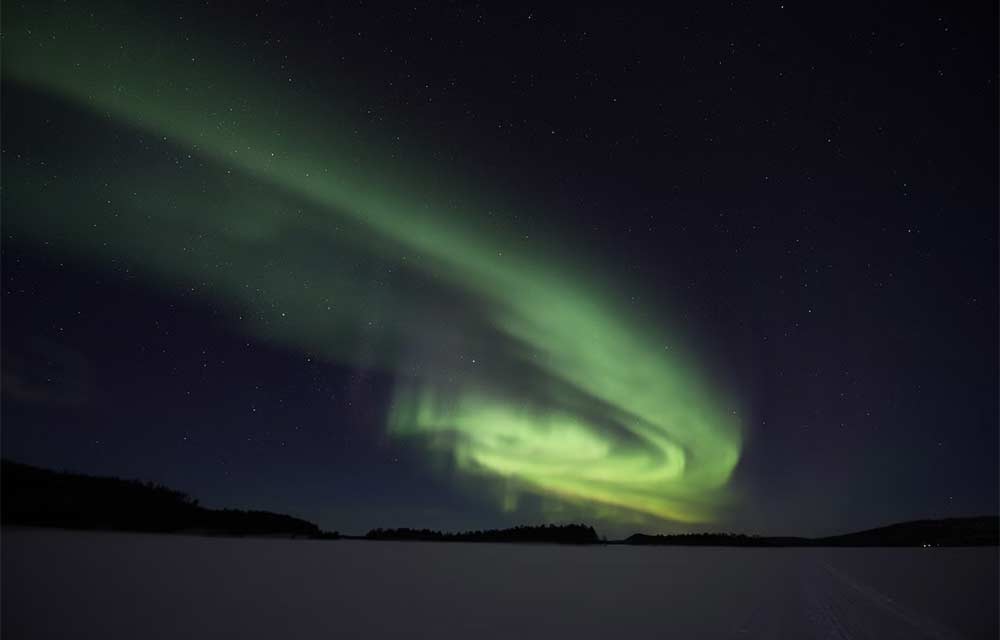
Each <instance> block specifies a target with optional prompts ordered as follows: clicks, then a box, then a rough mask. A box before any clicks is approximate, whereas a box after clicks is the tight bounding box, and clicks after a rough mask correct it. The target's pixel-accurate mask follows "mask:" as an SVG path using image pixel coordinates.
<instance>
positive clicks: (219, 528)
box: [0, 460, 337, 538]
mask: <svg viewBox="0 0 1000 640" xmlns="http://www.w3.org/2000/svg"><path fill="white" fill-rule="evenodd" d="M0 518H2V521H3V524H5V525H10V524H16V525H32V526H46V527H65V528H70V529H114V530H122V531H156V532H161V533H170V532H182V531H183V532H192V533H195V532H196V533H212V534H223V535H281V536H293V537H307V538H335V537H337V534H336V533H324V532H323V531H321V530H320V528H319V527H318V526H316V525H315V524H313V523H311V522H307V521H305V520H301V519H299V518H293V517H292V516H287V515H283V514H280V513H271V512H269V511H241V510H238V509H206V508H205V507H202V506H200V505H199V504H198V501H197V500H195V499H194V498H192V497H191V496H188V495H187V494H185V493H182V492H180V491H175V490H173V489H170V488H168V487H164V486H162V485H157V484H153V483H151V482H146V483H143V482H138V481H135V480H122V479H120V478H105V477H95V476H88V475H82V474H77V473H61V472H57V471H49V470H46V469H39V468H37V467H32V466H29V465H25V464H19V463H16V462H11V461H9V460H4V461H3V462H2V463H0Z"/></svg>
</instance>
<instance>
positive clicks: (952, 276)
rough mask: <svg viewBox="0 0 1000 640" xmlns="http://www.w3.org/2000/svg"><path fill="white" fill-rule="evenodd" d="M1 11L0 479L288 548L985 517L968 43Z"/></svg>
mask: <svg viewBox="0 0 1000 640" xmlns="http://www.w3.org/2000/svg"><path fill="white" fill-rule="evenodd" d="M135 4H136V5H138V6H133V3H119V4H111V3H102V2H51V3H50V2H41V1H36V0H32V1H28V2H17V1H13V0H11V1H5V2H4V5H3V12H4V22H3V27H2V31H3V43H2V44H3V51H2V53H3V80H2V82H3V85H2V96H3V108H2V125H3V132H2V157H0V161H2V183H3V189H2V206H3V209H2V261H3V262H2V268H3V273H2V277H3V290H2V331H3V334H2V369H3V386H2V389H3V402H2V432H0V433H2V453H3V455H4V457H6V458H10V459H14V460H18V461H21V462H27V463H31V464H37V465H40V466H45V467H52V468H58V469H70V470H75V471H81V472H86V473H93V474H101V475H118V476H123V477H134V478H141V479H148V480H155V481H157V482H161V483H164V484H167V485H169V486H172V487H175V488H177V489H180V490H183V491H186V492H189V493H191V494H193V495H195V496H197V497H199V498H200V499H201V501H202V502H203V503H204V504H207V505H209V506H217V507H222V506H230V507H240V508H257V509H268V510H274V511H279V512H283V513H290V514H293V515H296V516H300V517H304V518H307V519H310V520H312V521H315V522H317V523H318V524H320V525H321V526H322V527H324V528H326V529H331V530H340V531H346V532H351V533H362V532H364V531H366V530H367V529H369V528H372V527H395V526H413V527H430V528H435V529H452V530H455V529H477V528H486V527H502V526H510V525H515V524H532V523H538V522H564V521H578V520H584V521H587V522H590V523H592V524H594V525H595V526H596V527H597V528H598V530H599V531H600V532H601V533H604V534H606V535H610V536H617V535H622V534H628V533H631V532H633V531H636V530H643V531H647V532H674V531H690V530H740V531H747V532H756V533H762V534H804V535H819V534H826V533H836V532H843V531H847V530H852V529H859V528H867V527H872V526H877V525H881V524H887V523H890V522H893V521H899V520H907V519H916V518H924V517H945V516H960V515H980V514H989V513H996V512H997V510H998V507H997V505H998V499H1000V498H998V450H1000V443H998V386H1000V383H998V362H997V354H998V337H997V325H998V311H997V307H998V251H997V245H998V229H997V226H998V205H997V173H998V162H997V139H998V125H997V106H998V104H997V86H998V85H997V82H998V66H997V40H998V37H997V13H996V12H997V9H996V5H995V3H990V2H981V3H959V4H960V5H961V6H959V7H953V6H950V5H946V4H944V3H939V4H938V6H935V7H924V6H923V5H921V6H915V5H914V4H913V3H898V4H878V5H877V6H873V3H862V4H858V5H848V4H844V3H831V4H827V5H821V4H816V3H801V4H800V3H795V2H789V3H785V4H782V3H781V2H774V3H758V4H753V3H718V4H712V3H691V4H687V3H685V4H683V5H681V4H676V5H675V4H672V3H665V4H664V5H663V6H661V7H659V8H658V9H650V8H648V7H647V8H635V9H621V8H616V9H584V8H579V7H575V6H572V7H570V6H566V7H558V6H552V5H549V4H542V5H539V6H524V7H514V6H512V5H509V4H506V3H505V4H501V5H498V6H497V7H492V8H491V7H487V6H480V5H477V4H472V3H464V2H457V3H448V4H434V5H424V4H417V5H406V6H403V5H400V6H375V5H371V6H369V5H367V4H360V5H359V4H347V3H329V4H327V5H325V6H324V5H320V4H315V5H312V4H297V3H280V2H268V3H262V4H258V3H254V2H240V3H215V2H211V3H199V4H191V3H185V2H181V3H145V5H143V3H135Z"/></svg>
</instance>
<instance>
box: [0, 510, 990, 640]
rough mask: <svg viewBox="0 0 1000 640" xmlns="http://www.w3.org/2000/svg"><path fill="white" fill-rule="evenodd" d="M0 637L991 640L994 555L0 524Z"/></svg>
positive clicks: (950, 551) (966, 551)
mask: <svg viewBox="0 0 1000 640" xmlns="http://www.w3.org/2000/svg"><path fill="white" fill-rule="evenodd" d="M2 552H3V556H2V559H3V571H2V583H0V588H2V632H3V633H2V635H3V637H4V638H10V639H12V640H13V639H16V638H190V637H211V638H219V637H232V638H248V637H260V638H265V637H266V638H280V637H290V638H295V637H310V638H327V637H330V638H333V637H341V638H351V637H356V638H379V637H399V638H402V637H407V638H414V637H428V638H434V639H442V638H505V639H508V640H509V639H514V638H518V639H520V638H531V637H537V638H550V639H551V638H572V639H579V638H605V639H608V638H621V639H628V638H829V639H836V638H873V639H875V638H878V639H893V638H901V639H902V638H906V639H916V638H989V639H995V638H996V637H997V635H998V621H997V615H998V553H997V549H996V548H977V549H739V548H728V549H727V548H706V547H703V548H680V547H660V548H651V547H626V546H609V547H584V548H578V547H560V546H548V545H537V546H536V545H499V544H440V543H420V542H364V541H296V540H265V539H232V538H202V537H195V536H161V535H144V534H123V533H80V532H68V531H58V530H27V529H5V530H3V532H2Z"/></svg>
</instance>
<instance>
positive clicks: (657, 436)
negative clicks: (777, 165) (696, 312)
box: [3, 2, 742, 522]
mask: <svg viewBox="0 0 1000 640" xmlns="http://www.w3.org/2000/svg"><path fill="white" fill-rule="evenodd" d="M28 5H30V6H28V7H12V8H11V9H10V10H8V11H7V14H6V15H5V25H4V36H5V40H4V57H3V75H4V78H5V81H11V80H12V81H15V82H17V84H18V85H19V86H21V87H24V90H31V91H36V92H41V93H42V94H45V95H48V96H50V97H51V98H52V99H56V100H59V101H63V102H62V104H64V105H65V106H64V107H63V108H64V109H66V110H68V111H70V112H74V110H75V112H76V113H78V114H82V115H78V116H77V117H85V118H90V119H93V120H95V121H99V122H102V123H103V124H104V126H114V127H118V128H119V129H124V130H126V131H132V132H135V133H134V136H149V137H152V138H154V139H155V140H156V141H157V143H158V144H161V145H162V146H163V147H168V148H170V149H173V150H174V153H175V155H178V156H181V157H184V162H183V163H180V164H181V165H184V164H185V163H186V165H187V166H188V168H184V167H183V166H182V167H181V168H178V167H177V164H178V163H164V161H163V160H162V158H160V159H156V158H154V157H153V156H154V155H155V154H154V153H153V152H150V153H149V154H148V155H149V156H150V157H148V158H145V157H144V158H143V159H142V160H141V161H137V162H130V163H128V166H121V165H120V164H119V166H116V167H113V168H110V169H109V163H112V162H113V161H114V160H113V159H112V157H111V156H109V155H108V154H109V153H111V152H110V151H106V150H102V149H101V148H100V145H97V146H96V147H91V148H88V149H86V150H84V151H82V152H81V151H80V150H79V149H77V150H72V149H70V150H67V151H66V153H65V157H63V158H62V160H61V162H62V164H63V167H64V173H71V174H72V178H65V179H62V178H58V177H55V178H53V176H52V175H51V174H52V171H53V170H52V168H51V166H50V167H46V168H42V167H40V166H39V165H38V164H37V163H34V164H32V163H30V162H13V161H12V159H10V158H5V163H6V165H5V168H4V183H5V188H4V211H5V224H6V225H7V226H8V228H13V229H15V230H16V231H17V232H18V233H19V234H21V235H22V236H24V237H28V238H30V239H32V241H34V242H38V243H40V242H48V243H50V244H51V245H52V246H55V247H57V248H59V249H60V250H63V251H66V252H69V253H72V254H74V255H77V256H79V257H80V258H81V259H87V260H91V261H96V262H98V263H99V264H105V265H107V264H109V263H113V264H123V263H127V264H129V265H132V266H133V267H134V268H136V269H137V270H140V271H141V272H142V273H144V274H146V276H147V277H149V278H153V279H154V280H156V281H158V282H160V283H162V284H163V285H165V286H168V287H184V288H194V289H196V290H197V291H198V292H199V293H200V294H201V295H205V296H208V297H210V298H211V299H212V300H216V301H218V302H220V303H224V304H226V305H230V306H231V307H232V308H234V309H236V310H238V313H239V318H240V319H241V320H242V321H243V322H244V325H245V326H244V329H245V330H246V331H247V332H248V333H252V334H254V335H258V336H260V337H262V338H264V339H267V340H269V341H272V342H274V343H277V344H281V345H284V346H286V347H288V348H292V349H296V350H298V351H301V352H303V353H306V354H310V355H316V356H319V357H324V358H328V359H331V360H335V361H338V362H343V363H347V364H350V365H354V366H358V367H370V368H375V369H378V370H382V371H386V372H388V373H390V374H392V375H393V376H394V378H395V379H396V381H397V382H396V391H395V395H394V399H393V402H392V407H391V409H390V411H389V414H388V425H387V428H388V429H389V431H390V433H391V434H393V435H394V436H397V437H408V438H418V439H421V440H422V441H423V442H425V443H426V444H427V445H428V447H429V448H430V449H431V450H434V451H439V452H445V455H446V456H447V457H448V459H449V460H453V461H454V465H455V467H456V468H457V469H458V470H460V471H462V472H465V473H472V474H477V475H480V476H484V477H488V478H492V479H495V480H498V481H499V485H498V486H501V487H502V491H503V493H504V495H505V499H504V501H505V504H507V506H508V507H510V506H512V504H513V500H514V499H515V498H516V496H517V495H518V494H519V493H521V492H524V493H528V494H533V495H538V496H541V497H542V498H543V499H546V500H552V501H554V502H555V503H557V504H560V505H569V508H572V509H575V510H577V511H578V512H580V513H584V514H595V515H598V516H599V517H615V518H628V517H631V518H647V519H649V518H651V519H656V520H667V521H679V522H702V521H706V520H711V519H712V518H713V517H714V516H715V514H716V513H717V512H718V509H719V508H720V507H722V506H724V505H725V504H726V503H727V501H728V500H729V498H730V490H729V489H728V487H727V485H728V483H729V480H730V477H731V475H732V472H733V470H734V468H735V466H736V464H737V462H738V460H739V455H740V449H741V444H742V430H741V427H740V424H739V421H738V418H737V412H736V411H735V410H734V404H733V402H732V401H731V400H728V399H726V398H723V397H721V394H720V393H719V391H718V390H716V389H711V388H709V385H708V384H707V382H706V376H705V374H704V373H703V372H702V371H700V369H699V368H698V367H697V366H696V365H695V364H694V363H693V362H692V361H691V358H690V357H686V356H684V355H683V354H682V353H680V351H679V350H678V349H671V350H669V351H668V350H665V349H664V344H665V343H666V342H667V341H666V340H665V336H664V335H663V332H664V328H663V327H664V325H663V323H662V321H660V320H659V319H657V318H655V317H653V314H652V311H650V310H648V309H647V310H643V309H640V308H638V307H637V306H636V305H632V304H630V303H629V302H628V297H627V296H625V295H623V294H622V290H621V288H620V287H619V286H617V285H616V283H614V282H611V281H610V280H609V279H608V278H606V276H603V275H602V274H600V273H595V270H594V269H593V267H592V266H590V265H587V264H584V263H583V261H582V260H580V259H575V258H573V257H572V255H567V254H566V251H565V249H564V248H561V247H564V246H565V245H566V244H568V243H567V242H566V240H565V239H564V238H563V239H562V242H561V243H560V242H548V243H546V242H543V241H539V240H537V239H533V240H532V241H528V240H527V239H525V238H523V237H522V235H521V234H517V233H514V232H513V231H512V230H510V229H507V228H504V226H503V224H502V223H500V222H497V221H496V220H495V219H494V218H492V217H491V216H489V215H484V213H483V212H485V211H487V210H489V209H491V208H493V207H489V206H483V204H482V203H481V202H479V201H480V200H481V199H482V196H478V197H477V196H474V195H469V194H467V193H463V191H462V189H461V188H460V187H452V188H446V187H444V186H437V185H442V183H443V179H442V177H441V175H440V174H439V175H435V174H434V173H433V172H431V171H430V170H429V169H427V168H426V167H427V163H420V162H418V161H417V160H416V158H418V157H419V154H416V153H406V152H405V149H404V150H403V152H402V153H400V149H399V148H396V149H395V152H393V151H391V150H390V149H388V146H387V145H386V144H385V142H384V141H382V140H379V139H377V136H378V135H379V132H378V131H374V132H370V131H368V129H370V128H371V125H370V124H369V125H368V126H367V128H364V129H361V130H362V131H364V132H365V133H358V130H359V127H358V126H355V125H357V123H356V122H352V120H351V116H350V115H344V114H345V113H347V112H349V110H348V109H347V108H345V107H344V106H343V105H341V111H340V112H338V111H336V110H335V109H334V108H333V107H331V106H330V105H328V104H325V103H324V102H323V101H322V100H320V99H319V98H317V97H310V95H309V92H308V91H301V90H296V89H294V88H293V87H292V84H291V83H289V82H288V81H287V78H286V79H285V81H284V82H282V77H283V76H282V75H281V74H279V73H277V72H272V70H269V68H268V67H266V65H265V63H261V62H257V63H255V64H254V65H253V66H251V65H249V64H247V61H246V60H234V59H228V60H227V59H224V58H223V55H226V54H221V55H220V54H219V53H213V45H214V43H213V42H212V41H211V40H210V39H209V38H208V37H207V36H206V35H199V34H197V33H190V34H188V33H186V34H185V37H184V38H181V37H180V36H179V35H178V34H177V33H176V32H175V31H170V30H168V29H164V28H163V26H162V21H160V22H158V21H156V20H154V19H152V18H150V17H143V16H140V15H138V12H137V13H136V14H129V13H128V11H129V9H127V8H122V7H119V8H117V9H114V10H113V11H104V10H102V12H101V14H100V15H99V16H95V15H94V14H93V11H94V9H93V7H91V6H88V7H87V8H86V10H83V9H80V8H77V9H73V8H72V7H67V6H65V5H62V4H59V5H53V6H55V7H57V8H56V9H51V8H49V9H47V8H46V5H45V4H44V3H40V2H39V3H28ZM215 48H218V47H215ZM229 55H230V56H232V55H233V54H232V53H230V54H229ZM241 78H254V82H253V83H250V82H247V81H241V80H240V79H241ZM261 87H266V90H264V91H262V90H261ZM345 104H346V102H345ZM39 126H40V125H39ZM95 135H98V134H95ZM365 136H368V137H365ZM160 155H161V156H162V155H163V154H162V153H161V154H160ZM161 165H163V166H161ZM167 165H169V166H167ZM190 167H195V168H196V169H197V172H195V173H194V174H193V173H192V170H191V169H190ZM109 175H110V176H111V177H110V178H109ZM192 175H194V176H197V178H195V177H192ZM459 184H460V183H459ZM95 185H103V186H102V187H100V188H97V187H95ZM207 185H212V187H211V188H209V187H208V186H207ZM429 185H434V186H429ZM81 211H85V212H86V214H85V215H82V214H80V213H79V212H81ZM672 337H673V340H670V342H671V343H673V344H676V343H677V342H679V336H677V335H674V336H672ZM609 514H611V515H610V516H609Z"/></svg>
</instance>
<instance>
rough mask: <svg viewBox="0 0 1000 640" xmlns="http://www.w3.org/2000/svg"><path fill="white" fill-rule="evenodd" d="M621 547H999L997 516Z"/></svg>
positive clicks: (657, 539) (675, 538)
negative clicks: (835, 531)
mask: <svg viewBox="0 0 1000 640" xmlns="http://www.w3.org/2000/svg"><path fill="white" fill-rule="evenodd" d="M623 544H633V545H662V546H717V547H923V546H934V547H975V546H996V545H998V544H1000V517H998V516H980V517H975V518H945V519H942V520H915V521H912V522H900V523H897V524H892V525H889V526H887V527H879V528H877V529H868V530H866V531H858V532H856V533H847V534H844V535H838V536H827V537H824V538H796V537H765V536H748V535H743V534H736V533H690V534H682V535H655V536H654V535H646V534H643V533H637V534H635V535H632V536H630V537H628V538H626V539H625V540H624V541H623Z"/></svg>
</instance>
